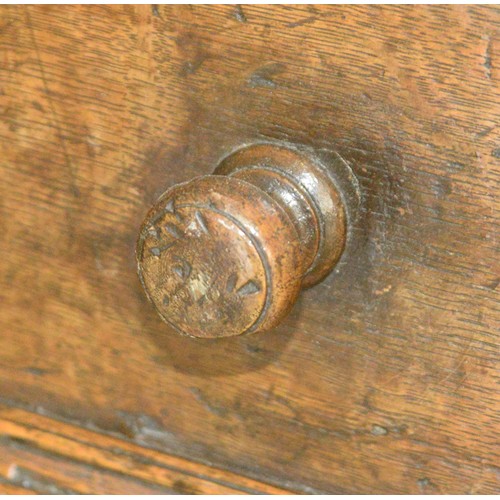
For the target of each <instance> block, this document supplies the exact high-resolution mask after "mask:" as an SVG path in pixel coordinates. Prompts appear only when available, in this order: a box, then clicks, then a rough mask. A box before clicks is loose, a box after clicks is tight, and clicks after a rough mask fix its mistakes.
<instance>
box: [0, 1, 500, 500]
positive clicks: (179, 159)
mask: <svg viewBox="0 0 500 500" xmlns="http://www.w3.org/2000/svg"><path fill="white" fill-rule="evenodd" d="M499 24H500V23H499V9H498V8H497V7H494V6H492V7H485V6H483V7H482V6H467V5H462V6H438V5H435V6H265V5H255V6H245V5H244V6H239V7H235V6H157V7H151V6H36V7H33V6H28V7H25V6H2V7H1V16H0V48H1V51H2V67H1V68H2V69H1V74H0V87H1V91H0V106H1V113H2V120H1V122H0V134H1V142H0V176H1V180H2V182H1V183H0V203H1V205H0V207H1V208H0V210H1V212H0V232H1V235H2V237H1V238H0V256H1V258H0V300H1V304H2V307H1V310H0V331H1V332H2V335H1V336H0V388H1V390H0V395H1V398H2V401H3V402H4V403H5V404H8V405H11V406H16V405H17V406H24V407H26V408H30V409H31V410H32V411H35V412H38V413H43V412H45V413H49V414H50V415H54V416H57V418H60V419H63V418H64V419H67V420H68V421H72V422H74V423H75V424H79V425H81V426H83V427H92V428H94V429H99V432H105V433H106V432H107V433H115V434H117V435H122V436H124V437H126V438H127V439H129V440H130V441H132V442H134V443H136V444H138V445H142V446H144V447H147V448H148V449H150V448H151V449H153V448H154V449H157V450H161V451H163V452H165V453H170V454H176V455H182V456H184V457H188V458H190V459H192V460H194V461H200V462H205V463H211V464H214V465H216V466H217V467H220V468H225V469H230V470H232V471H235V472H237V473H241V474H244V475H246V476H250V477H254V478H256V479H257V478H258V479H260V480H262V481H263V482H266V483H268V482H269V483H272V484H275V485H277V486H280V487H282V488H285V489H293V490H297V491H303V492H330V493H342V492H343V493H498V492H499V490H500V488H499V482H500V481H499V475H500V470H499V468H498V464H499V463H500V460H499V456H498V454H499V453H498V435H499V425H500V418H499V409H500V405H499V396H498V395H499V387H498V368H499V338H498V332H499V326H500V321H499V319H500V317H499V307H498V306H499V291H498V285H499V283H500V278H499V260H500V259H499V251H498V213H499V210H498V209H499V202H498V187H499V161H498V160H499V157H500V144H499V135H498V119H499V114H500V113H499V111H500V109H499V92H498V71H499V69H498V56H499V54H498V47H499ZM268 139H271V140H284V141H290V142H292V143H301V144H305V145H307V146H311V147H313V148H315V149H316V150H318V149H321V148H326V149H335V150H338V151H339V153H340V154H341V155H342V156H343V157H345V158H346V159H347V160H348V161H349V162H350V163H351V165H352V167H353V169H354V171H355V174H356V175H357V177H358V179H359V181H360V184H361V188H362V192H363V207H362V214H361V217H360V219H359V221H358V223H357V224H356V227H355V228H354V231H353V234H354V237H355V238H354V239H353V240H352V242H351V245H350V246H348V247H347V248H346V252H345V253H344V256H343V258H342V260H341V262H340V265H339V266H338V269H337V272H336V273H334V274H333V275H332V276H330V277H329V278H328V279H326V280H325V281H324V282H323V283H321V284H320V285H318V286H317V287H315V288H314V289H311V290H309V291H307V292H306V293H304V294H303V295H302V298H301V299H300V300H299V303H298V304H297V306H298V307H297V306H296V307H295V309H294V311H293V312H292V314H291V315H290V316H289V317H288V318H287V319H286V320H285V321H284V323H283V324H282V325H281V326H280V327H278V328H277V329H276V330H274V331H272V332H270V333H268V334H266V335H255V336H250V337H246V338H237V337H235V338H232V339H224V340H216V341H196V340H190V339H183V338H178V337H177V336H175V335H173V334H172V332H171V331H169V330H168V327H166V326H165V325H164V324H163V323H162V322H161V321H160V320H158V319H157V318H156V315H155V313H154V311H153V310H152V308H151V306H150V305H149V304H148V303H147V301H146V299H145V298H144V296H143V294H142V291H141V290H140V285H139V282H138V279H137V276H136V272H135V262H134V246H135V241H136V238H137V233H138V229H139V227H140V223H141V221H142V220H143V218H144V215H145V214H146V212H147V210H148V209H149V207H150V206H151V205H152V203H153V201H154V200H155V199H156V197H157V196H158V195H159V194H160V193H161V192H163V191H164V190H165V189H166V188H167V187H169V186H171V185H173V184H175V183H178V182H182V181H186V180H188V179H191V178H193V177H194V176H196V175H199V174H207V173H210V172H211V170H212V167H213V165H215V164H217V161H218V160H219V159H220V158H221V157H223V156H224V155H226V154H227V153H228V152H229V151H232V150H233V149H234V148H236V147H239V146H241V145H242V144H248V143H251V142H253V141H256V140H268ZM12 425H14V423H13V424H12ZM82 432H83V431H82ZM145 449H146V448H145Z"/></svg>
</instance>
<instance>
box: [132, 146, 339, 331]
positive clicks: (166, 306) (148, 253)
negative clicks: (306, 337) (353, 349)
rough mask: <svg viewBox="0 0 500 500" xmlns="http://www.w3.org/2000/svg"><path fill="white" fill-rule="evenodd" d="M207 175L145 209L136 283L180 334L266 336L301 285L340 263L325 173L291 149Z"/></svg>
mask: <svg viewBox="0 0 500 500" xmlns="http://www.w3.org/2000/svg"><path fill="white" fill-rule="evenodd" d="M215 174H217V175H209V176H203V177H197V178H195V179H193V180H192V181H190V182H187V183H184V184H179V185H176V186H174V187H172V188H171V189H169V190H168V191H166V192H165V193H164V194H163V195H162V196H161V197H160V199H159V200H158V201H157V202H156V204H155V206H154V207H153V208H152V209H151V210H150V211H149V213H148V214H147V216H146V219H145V221H144V223H143V225H142V228H141V232H140V236H139V241H138V247H137V259H138V270H139V276H140V278H141V281H142V284H143V286H144V288H145V290H146V293H147V296H148V297H149V299H150V300H151V301H152V302H153V304H154V306H155V307H156V309H157V311H158V313H159V314H160V316H161V317H162V319H163V320H164V321H166V322H167V323H169V324H170V325H171V326H173V327H174V328H175V329H176V330H178V331H179V332H180V333H183V334H186V335H189V336H194V337H204V338H214V337H227V336H233V335H239V334H242V333H250V332H256V331H260V330H267V329H269V328H271V327H273V326H274V325H276V324H277V323H278V322H279V321H280V319H281V318H282V317H283V316H284V315H285V314H286V313H287V312H288V310H289V309H290V308H291V307H292V305H293V304H294V302H295V300H296V298H297V296H298V293H299V291H300V288H301V286H302V285H303V283H304V281H305V282H306V284H312V283H313V282H314V281H317V280H318V279H321V278H322V277H323V276H324V275H325V274H326V273H327V272H329V270H330V269H331V266H332V265H333V264H334V263H335V261H336V260H337V259H338V257H339V256H340V253H341V251H342V248H343V245H344V238H345V214H344V210H343V206H342V202H341V199H340V197H339V194H338V192H337V189H336V187H335V184H334V182H333V180H332V179H331V177H329V176H328V173H327V171H326V170H325V168H324V167H323V166H321V165H318V164H316V163H314V161H313V160H312V159H310V158H309V157H306V156H304V154H303V153H300V152H298V151H295V150H291V149H289V148H283V147H278V146H271V145H257V146H251V147H248V148H245V149H242V150H240V151H238V152H236V153H233V154H232V155H230V156H229V157H228V158H226V159H225V160H224V161H223V162H222V163H221V165H220V166H219V167H218V169H217V170H216V172H215ZM325 266H326V267H325ZM326 268H328V269H326ZM307 281H309V283H307Z"/></svg>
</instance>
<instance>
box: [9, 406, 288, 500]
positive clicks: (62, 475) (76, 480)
mask: <svg viewBox="0 0 500 500" xmlns="http://www.w3.org/2000/svg"><path fill="white" fill-rule="evenodd" d="M0 435H1V437H0V452H1V453H0V493H10V492H11V490H12V489H13V488H16V487H18V488H20V489H26V488H30V489H32V490H34V491H36V492H37V493H45V494H72V493H79V494H108V495H109V494H120V493H124V492H126V493H127V494H135V495H152V494H153V495H154V494H166V493H168V494H175V493H177V494H178V493H183V494H212V495H226V494H243V493H253V494H255V493H268V494H284V493H290V492H289V491H286V490H283V489H279V488H274V487H272V486H270V485H267V484H263V483H259V482H258V481H254V480H251V479H248V478H246V477H242V476H239V475H237V474H233V473H231V472H226V471H223V470H220V469H216V468H214V467H209V466H205V465H202V464H196V463H193V462H190V461H188V460H184V459H181V458H178V457H175V456H170V455H166V454H164V453H160V452H158V451H154V450H149V449H147V448H143V447H141V446H138V445H134V444H133V443H129V442H127V441H124V440H123V439H117V438H113V437H109V436H105V435H102V434H99V433H97V432H91V431H88V430H85V429H81V428H79V427H76V426H74V425H69V424H65V423H64V422H58V421H56V420H54V419H51V418H48V417H44V416H40V415H36V414H33V413H30V412H28V411H25V410H20V409H12V408H8V407H5V406H2V407H0ZM21 491H22V490H21Z"/></svg>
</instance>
